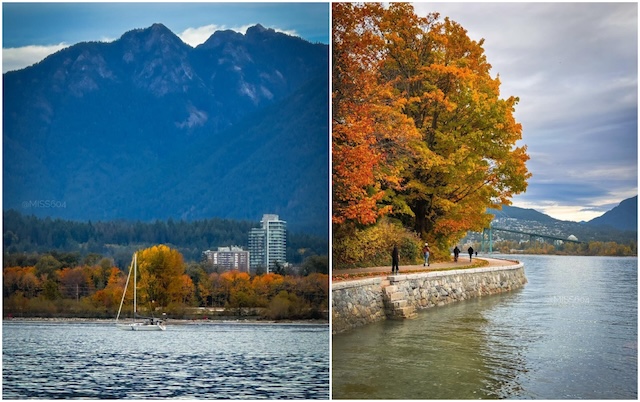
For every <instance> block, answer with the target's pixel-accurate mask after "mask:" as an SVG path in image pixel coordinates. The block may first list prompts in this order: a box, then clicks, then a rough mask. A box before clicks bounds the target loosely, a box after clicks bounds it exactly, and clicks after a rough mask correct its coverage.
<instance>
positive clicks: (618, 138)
mask: <svg viewBox="0 0 640 402" xmlns="http://www.w3.org/2000/svg"><path fill="white" fill-rule="evenodd" d="M415 8H416V12H417V14H419V15H426V14H427V13H429V12H433V11H438V12H440V14H441V16H442V17H444V16H448V17H450V18H451V19H452V20H454V21H456V22H458V23H460V24H461V25H462V26H463V27H464V28H465V29H466V30H467V31H468V34H469V36H470V37H471V38H472V39H475V40H479V39H481V38H484V39H485V44H484V49H485V54H486V56H487V60H488V62H489V63H490V64H491V65H492V66H493V68H492V70H491V73H492V75H493V76H495V75H496V74H500V80H501V82H502V85H501V95H502V96H503V97H508V96H511V95H514V96H518V97H519V98H520V103H519V104H518V105H517V106H516V113H515V116H516V119H517V120H518V121H519V122H520V123H522V126H523V140H522V141H521V142H520V144H526V145H527V146H528V153H529V155H530V157H531V160H530V161H529V162H528V165H527V166H528V168H529V171H530V172H531V173H533V177H532V178H531V179H530V180H529V187H528V189H527V192H526V193H525V194H523V195H519V196H516V197H515V198H514V205H515V206H518V207H523V208H534V209H536V210H539V211H541V212H544V213H546V214H548V215H551V216H553V217H554V218H558V219H564V220H575V221H580V220H590V219H592V218H594V217H596V216H599V215H602V213H603V212H605V211H607V210H609V209H611V208H612V207H614V206H615V205H617V204H618V203H619V202H620V201H622V200H623V199H626V198H629V197H632V196H634V195H637V193H638V192H637V191H638V186H637V185H638V123H637V122H638V113H637V111H638V65H637V60H638V42H637V41H638V5H637V4H636V3H562V4H559V3H421V4H416V5H415Z"/></svg>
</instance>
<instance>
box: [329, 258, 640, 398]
mask: <svg viewBox="0 0 640 402" xmlns="http://www.w3.org/2000/svg"><path fill="white" fill-rule="evenodd" d="M512 258H517V259H519V260H521V261H522V262H524V263H525V272H526V276H527V279H528V280H529V283H528V284H527V285H525V287H524V288H523V289H521V290H518V291H515V292H512V293H508V294H503V295H496V296H489V297H483V298H481V299H475V300H470V301H466V302H462V303H457V304H452V305H448V306H445V307H439V308H435V309H430V310H424V311H422V312H420V313H419V314H418V318H416V319H414V320H407V321H404V322H402V321H384V322H380V323H376V324H371V325H368V326H366V327H363V328H360V329H357V330H355V331H352V332H349V333H346V334H339V335H334V336H333V345H332V348H333V364H332V381H333V383H332V390H333V395H332V396H333V398H336V399H339V398H349V399H359V398H365V399H379V398H385V399H387V398H388V399H436V398H446V399H468V398H513V399H532V398H537V399H607V398H616V399H636V398H637V396H638V389H637V384H638V372H637V367H638V341H637V340H638V336H637V335H638V332H637V317H638V311H637V306H638V293H637V269H638V261H637V258H606V257H554V256H517V257H513V256H512Z"/></svg>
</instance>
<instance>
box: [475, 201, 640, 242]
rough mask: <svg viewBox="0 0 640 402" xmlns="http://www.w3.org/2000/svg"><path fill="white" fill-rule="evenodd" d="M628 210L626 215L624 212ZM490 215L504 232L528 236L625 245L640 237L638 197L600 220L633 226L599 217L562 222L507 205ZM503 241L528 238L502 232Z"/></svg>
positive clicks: (533, 211)
mask: <svg viewBox="0 0 640 402" xmlns="http://www.w3.org/2000/svg"><path fill="white" fill-rule="evenodd" d="M622 211H624V213H621V212H622ZM487 212H489V213H490V214H493V215H494V219H493V221H492V226H493V227H497V228H502V229H509V230H515V231H519V232H525V233H536V234H540V235H548V236H554V237H559V238H567V237H569V236H571V235H573V236H576V237H577V238H578V240H581V241H615V242H618V243H625V242H629V241H633V240H636V238H637V226H636V225H635V222H636V221H637V197H634V198H631V199H628V200H625V201H622V202H621V203H620V205H619V206H618V207H616V208H614V209H612V210H611V211H609V212H607V213H605V214H604V215H603V216H602V217H600V218H605V219H607V220H606V222H611V221H614V220H613V219H611V220H609V218H607V216H611V215H613V216H614V217H618V216H622V218H621V221H622V222H633V223H634V224H633V225H628V224H627V225H626V226H623V225H620V226H616V225H614V224H610V223H605V221H602V220H600V218H596V219H594V220H592V221H590V222H588V223H586V224H585V223H578V222H571V221H562V220H559V219H555V218H552V217H550V216H549V215H546V214H543V213H542V212H539V211H536V210H534V209H524V208H518V207H512V206H503V207H502V209H500V210H495V209H489V210H488V211H487ZM499 233H500V236H501V237H503V238H516V239H517V238H519V237H523V236H524V237H527V235H519V234H513V233H511V234H510V233H508V232H499Z"/></svg>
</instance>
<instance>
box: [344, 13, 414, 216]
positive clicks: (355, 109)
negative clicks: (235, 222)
mask: <svg viewBox="0 0 640 402" xmlns="http://www.w3.org/2000/svg"><path fill="white" fill-rule="evenodd" d="M332 7H333V18H332V23H333V30H332V35H333V73H332V79H333V94H332V103H333V116H332V119H333V124H332V153H333V164H332V167H333V173H332V174H333V183H332V191H333V217H332V220H333V222H334V223H336V224H339V225H340V224H349V223H355V224H365V225H367V224H372V223H374V222H376V220H377V219H378V218H379V217H380V216H383V215H385V214H387V213H389V212H391V207H390V206H389V205H385V204H384V203H383V199H384V198H385V196H386V195H387V189H390V188H398V187H399V186H400V177H401V169H402V166H403V163H402V161H403V160H404V159H406V158H407V157H408V156H409V155H408V154H411V147H410V146H409V145H410V144H411V142H412V141H415V140H417V139H418V138H419V137H418V133H417V132H416V130H415V128H414V127H413V124H412V122H411V121H410V119H409V118H408V117H407V116H406V115H404V114H403V113H402V108H403V104H404V99H402V98H400V97H394V96H393V94H392V92H391V91H392V89H393V88H392V87H391V86H390V85H389V83H387V82H385V81H384V80H382V79H381V76H380V72H381V70H380V68H381V63H382V62H383V61H384V60H383V58H381V55H382V54H383V49H384V41H383V38H382V37H381V36H380V35H379V32H377V31H376V29H375V26H376V25H378V24H379V17H380V13H381V11H382V7H381V6H379V5H370V6H368V7H355V6H353V5H351V4H348V3H334V4H333V5H332Z"/></svg>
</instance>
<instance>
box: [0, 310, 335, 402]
mask: <svg viewBox="0 0 640 402" xmlns="http://www.w3.org/2000/svg"><path fill="white" fill-rule="evenodd" d="M2 335H3V340H2V351H3V353H2V354H3V360H2V379H3V381H2V391H3V398H5V399H7V398H9V399H18V398H20V399H23V398H42V399H58V398H91V399H95V398H109V399H122V398H127V399H129V398H130V399H148V398H151V399H157V398H188V399H194V398H203V399H204V398H206V399H263V398H268V399H328V398H329V329H328V326H326V325H277V324H274V325H268V324H261V325H251V324H211V325H174V326H168V328H167V330H166V331H162V332H137V331H121V330H117V329H116V328H115V327H114V325H113V324H89V323H25V322H6V321H5V322H4V323H3V328H2Z"/></svg>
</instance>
